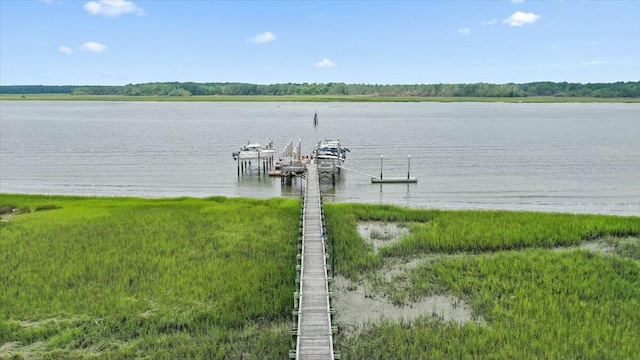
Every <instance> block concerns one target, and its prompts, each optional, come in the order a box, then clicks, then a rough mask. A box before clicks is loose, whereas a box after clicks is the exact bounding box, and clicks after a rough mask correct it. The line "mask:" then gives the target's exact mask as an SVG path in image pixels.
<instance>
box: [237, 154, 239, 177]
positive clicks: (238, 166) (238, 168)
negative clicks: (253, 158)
mask: <svg viewBox="0 0 640 360" xmlns="http://www.w3.org/2000/svg"><path fill="white" fill-rule="evenodd" d="M237 160H238V177H240V154H238V158H237Z"/></svg>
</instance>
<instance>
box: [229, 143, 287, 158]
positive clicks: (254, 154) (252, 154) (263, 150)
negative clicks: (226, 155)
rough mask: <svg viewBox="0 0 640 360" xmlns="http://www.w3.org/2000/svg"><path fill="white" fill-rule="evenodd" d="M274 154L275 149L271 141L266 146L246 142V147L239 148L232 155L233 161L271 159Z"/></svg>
mask: <svg viewBox="0 0 640 360" xmlns="http://www.w3.org/2000/svg"><path fill="white" fill-rule="evenodd" d="M275 154H276V149H275V148H274V147H273V142H272V141H270V142H269V144H268V145H267V146H263V145H260V144H259V143H252V142H250V141H248V142H247V144H246V145H243V146H242V147H240V150H239V151H237V152H233V153H232V155H233V159H234V160H253V159H256V160H257V159H266V158H272V157H273V156H274V155H275Z"/></svg>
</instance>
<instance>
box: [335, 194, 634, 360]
mask: <svg viewBox="0 0 640 360" xmlns="http://www.w3.org/2000/svg"><path fill="white" fill-rule="evenodd" d="M325 215H326V224H327V231H328V233H329V235H330V237H333V239H332V240H333V241H334V242H335V244H336V245H335V246H336V249H337V251H336V270H337V271H338V273H340V274H342V275H345V276H347V277H350V278H352V279H359V278H362V277H369V276H371V274H372V273H373V272H374V270H376V269H378V268H379V267H380V266H381V264H382V263H383V262H384V261H385V259H386V258H390V257H407V258H420V257H425V258H427V257H428V260H429V261H424V262H423V263H422V264H421V265H420V266H418V267H417V268H415V269H413V270H409V271H408V272H407V273H405V274H400V275H395V276H394V277H392V278H391V280H389V281H388V282H387V283H381V284H380V283H379V284H376V286H377V288H378V290H379V291H381V294H380V295H382V296H384V297H387V298H389V299H391V300H393V301H394V302H396V303H405V304H406V303H410V302H412V301H418V300H420V299H421V298H424V297H426V296H430V295H436V294H448V295H452V296H455V297H457V298H459V299H462V300H463V301H465V302H466V303H467V304H468V305H469V306H470V308H471V309H472V312H473V315H474V318H476V319H478V320H479V321H478V322H473V323H467V324H458V323H448V322H444V321H442V319H440V318H438V317H437V316H436V317H431V316H428V315H426V316H424V317H422V318H420V319H419V320H417V321H414V322H402V321H400V322H398V321H385V322H382V323H379V324H375V323H370V324H368V325H366V326H365V327H364V329H362V330H361V331H358V332H354V333H341V334H340V338H339V342H338V343H339V344H340V345H339V348H340V351H341V353H342V355H343V357H342V358H343V359H370V358H375V359H425V358H428V359H432V358H433V359H450V358H483V359H484V358H486V359H530V358H544V359H551V358H553V359H560V358H562V359H564V358H587V359H631V358H637V356H638V354H640V311H638V309H640V263H639V262H638V260H637V259H636V258H635V256H634V254H635V253H636V252H637V251H638V242H637V238H638V235H640V218H638V217H615V216H598V215H570V214H545V213H527V212H505V211H433V210H411V209H402V208H396V207H392V206H375V205H364V204H325ZM361 220H362V221H370V220H379V221H394V222H402V223H405V224H409V226H410V228H411V233H410V234H409V235H407V236H406V237H404V238H403V239H401V240H400V241H399V242H397V243H395V244H394V245H389V246H387V247H383V248H381V249H379V253H378V254H377V255H376V254H375V253H374V251H373V249H372V248H371V246H369V245H367V244H365V243H364V241H363V240H362V239H361V238H360V236H359V235H358V233H357V231H356V223H357V221H361ZM620 237H623V239H622V240H621V241H618V240H617V239H619V238H620ZM625 237H626V239H625ZM600 238H604V240H602V241H603V242H606V243H615V244H623V245H624V246H621V249H622V250H623V251H620V254H621V255H623V256H619V255H616V254H599V253H593V252H590V251H588V250H579V249H578V248H576V249H575V250H571V251H570V250H565V251H557V249H555V247H557V246H568V245H577V244H580V243H581V242H583V241H585V240H592V239H600ZM338 249H339V250H338ZM617 249H618V248H617V247H616V248H615V249H614V251H617ZM450 255H453V256H450ZM379 280H380V279H378V281H379ZM337 316H338V319H340V313H338V314H337Z"/></svg>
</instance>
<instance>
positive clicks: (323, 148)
mask: <svg viewBox="0 0 640 360" xmlns="http://www.w3.org/2000/svg"><path fill="white" fill-rule="evenodd" d="M349 151H350V150H349V149H347V148H345V147H342V144H341V143H340V139H338V140H321V141H318V146H317V147H316V159H318V160H332V161H333V160H338V162H339V163H343V162H344V160H345V159H346V158H347V152H349Z"/></svg>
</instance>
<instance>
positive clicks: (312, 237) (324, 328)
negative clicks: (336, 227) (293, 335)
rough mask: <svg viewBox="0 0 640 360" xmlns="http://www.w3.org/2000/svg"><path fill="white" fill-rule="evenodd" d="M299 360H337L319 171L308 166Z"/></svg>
mask: <svg viewBox="0 0 640 360" xmlns="http://www.w3.org/2000/svg"><path fill="white" fill-rule="evenodd" d="M303 221H304V230H303V234H302V237H303V249H302V253H303V260H302V271H301V275H300V316H299V317H298V340H297V345H296V359H298V360H302V359H304V360H313V359H323V360H327V359H328V360H332V359H333V358H334V352H333V339H332V329H331V313H330V308H329V288H328V283H327V267H326V256H325V244H324V243H323V238H322V209H321V201H320V186H319V179H318V169H317V167H316V166H315V165H313V164H312V165H310V166H307V188H306V193H305V200H304V217H303Z"/></svg>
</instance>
